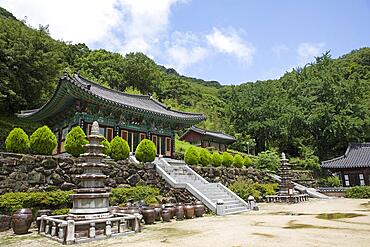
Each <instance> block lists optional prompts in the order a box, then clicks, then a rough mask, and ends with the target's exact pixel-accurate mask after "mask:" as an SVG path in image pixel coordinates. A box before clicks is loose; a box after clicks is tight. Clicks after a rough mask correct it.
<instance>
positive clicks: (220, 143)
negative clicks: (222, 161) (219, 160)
mask: <svg viewBox="0 0 370 247" xmlns="http://www.w3.org/2000/svg"><path fill="white" fill-rule="evenodd" d="M180 140H181V141H187V142H190V143H191V144H193V145H196V146H200V147H203V148H206V147H214V148H215V149H216V150H218V151H220V152H224V151H226V149H227V146H228V145H230V144H233V143H234V142H235V141H236V139H235V138H234V137H233V136H231V135H228V134H225V133H222V132H217V131H211V130H205V129H201V128H198V127H196V126H192V127H191V128H189V129H188V130H187V131H186V132H185V133H184V134H183V135H182V136H181V137H180Z"/></svg>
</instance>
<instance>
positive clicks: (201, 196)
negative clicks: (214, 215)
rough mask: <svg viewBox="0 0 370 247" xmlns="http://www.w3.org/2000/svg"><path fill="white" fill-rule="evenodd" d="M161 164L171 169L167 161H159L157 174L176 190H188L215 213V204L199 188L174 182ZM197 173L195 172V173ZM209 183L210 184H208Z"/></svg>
mask: <svg viewBox="0 0 370 247" xmlns="http://www.w3.org/2000/svg"><path fill="white" fill-rule="evenodd" d="M159 162H160V164H161V165H164V166H167V167H170V165H169V164H168V162H167V161H166V160H165V159H162V158H160V159H158V160H157V164H156V170H157V172H158V173H159V174H160V175H161V176H162V177H163V179H164V180H166V182H167V183H169V184H170V185H171V186H172V187H174V188H185V189H187V190H188V191H189V192H190V193H191V194H192V195H194V196H195V197H196V198H197V199H198V200H200V201H202V203H204V204H205V205H206V206H207V207H208V208H209V209H210V210H212V211H215V210H216V204H215V203H213V202H212V201H211V200H209V199H208V198H207V197H206V196H205V195H204V194H203V193H202V192H200V191H199V190H198V189H197V188H195V187H194V186H193V185H191V184H190V183H181V182H177V181H176V180H174V179H173V178H172V177H171V176H170V175H169V174H168V173H167V172H166V171H165V169H163V168H162V167H161V165H159V164H158V163H159ZM193 172H194V171H193ZM194 173H195V172H194ZM207 183H208V182H207Z"/></svg>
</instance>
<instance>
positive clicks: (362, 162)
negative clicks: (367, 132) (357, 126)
mask: <svg viewBox="0 0 370 247" xmlns="http://www.w3.org/2000/svg"><path fill="white" fill-rule="evenodd" d="M321 168H325V169H329V170H330V171H332V172H335V173H338V174H339V175H340V177H341V179H342V184H343V186H344V187H349V186H359V185H360V186H364V185H370V142H365V143H350V144H349V145H348V148H347V151H346V153H345V154H344V155H343V156H340V157H337V158H334V159H331V160H327V161H323V162H322V163H321Z"/></svg>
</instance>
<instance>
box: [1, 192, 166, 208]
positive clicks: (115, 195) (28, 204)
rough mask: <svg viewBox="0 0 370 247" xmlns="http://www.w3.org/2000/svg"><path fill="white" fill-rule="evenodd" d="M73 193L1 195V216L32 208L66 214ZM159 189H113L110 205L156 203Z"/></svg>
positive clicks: (15, 193) (14, 193) (70, 204)
mask: <svg viewBox="0 0 370 247" xmlns="http://www.w3.org/2000/svg"><path fill="white" fill-rule="evenodd" d="M73 193H74V192H73V191H61V190H55V191H49V192H10V193H5V194H3V195H0V214H7V215H11V214H12V213H13V212H14V211H15V210H17V209H20V208H31V209H32V211H33V212H36V211H37V210H39V209H51V210H59V211H57V212H56V213H61V214H64V213H65V212H66V211H67V208H71V207H72V200H71V199H70V197H69V196H70V194H73ZM158 195H159V189H157V188H154V187H151V186H135V187H130V188H113V189H112V194H111V196H110V203H111V205H112V206H116V205H119V204H122V203H126V202H128V200H130V199H132V200H134V201H140V200H144V201H145V202H146V203H148V204H151V203H156V202H157V200H156V196H158Z"/></svg>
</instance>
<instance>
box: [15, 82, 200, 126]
mask: <svg viewBox="0 0 370 247" xmlns="http://www.w3.org/2000/svg"><path fill="white" fill-rule="evenodd" d="M91 96H92V98H94V99H95V100H97V101H99V102H102V103H104V104H106V103H108V104H110V105H114V106H115V107H120V108H121V109H122V110H128V111H134V112H138V113H140V114H154V115H157V116H159V117H162V118H165V119H166V118H168V119H172V120H175V121H177V122H181V121H185V122H193V123H197V122H200V121H203V120H205V116H204V115H203V114H197V113H188V112H182V111H177V110H173V109H170V108H169V107H167V106H165V105H163V104H162V103H160V102H158V101H156V100H155V99H153V98H152V97H151V96H149V95H133V94H127V93H123V92H120V91H116V90H112V89H109V88H106V87H103V86H101V85H99V84H97V83H95V82H92V81H90V80H88V79H86V78H83V77H81V76H79V75H73V76H72V77H70V76H68V75H65V76H64V77H62V79H61V80H60V82H59V85H58V88H57V90H56V92H55V94H54V96H53V98H52V99H51V100H50V101H49V102H48V103H46V104H45V105H44V106H43V107H41V108H39V109H35V110H28V111H22V112H21V114H18V116H20V117H23V118H32V119H42V118H45V117H48V116H50V115H52V114H55V113H56V111H57V110H58V109H57V108H58V107H65V106H66V105H67V103H66V102H68V101H70V100H71V99H73V98H78V99H81V98H83V99H89V98H91ZM59 102H63V103H65V105H63V104H62V103H59Z"/></svg>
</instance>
